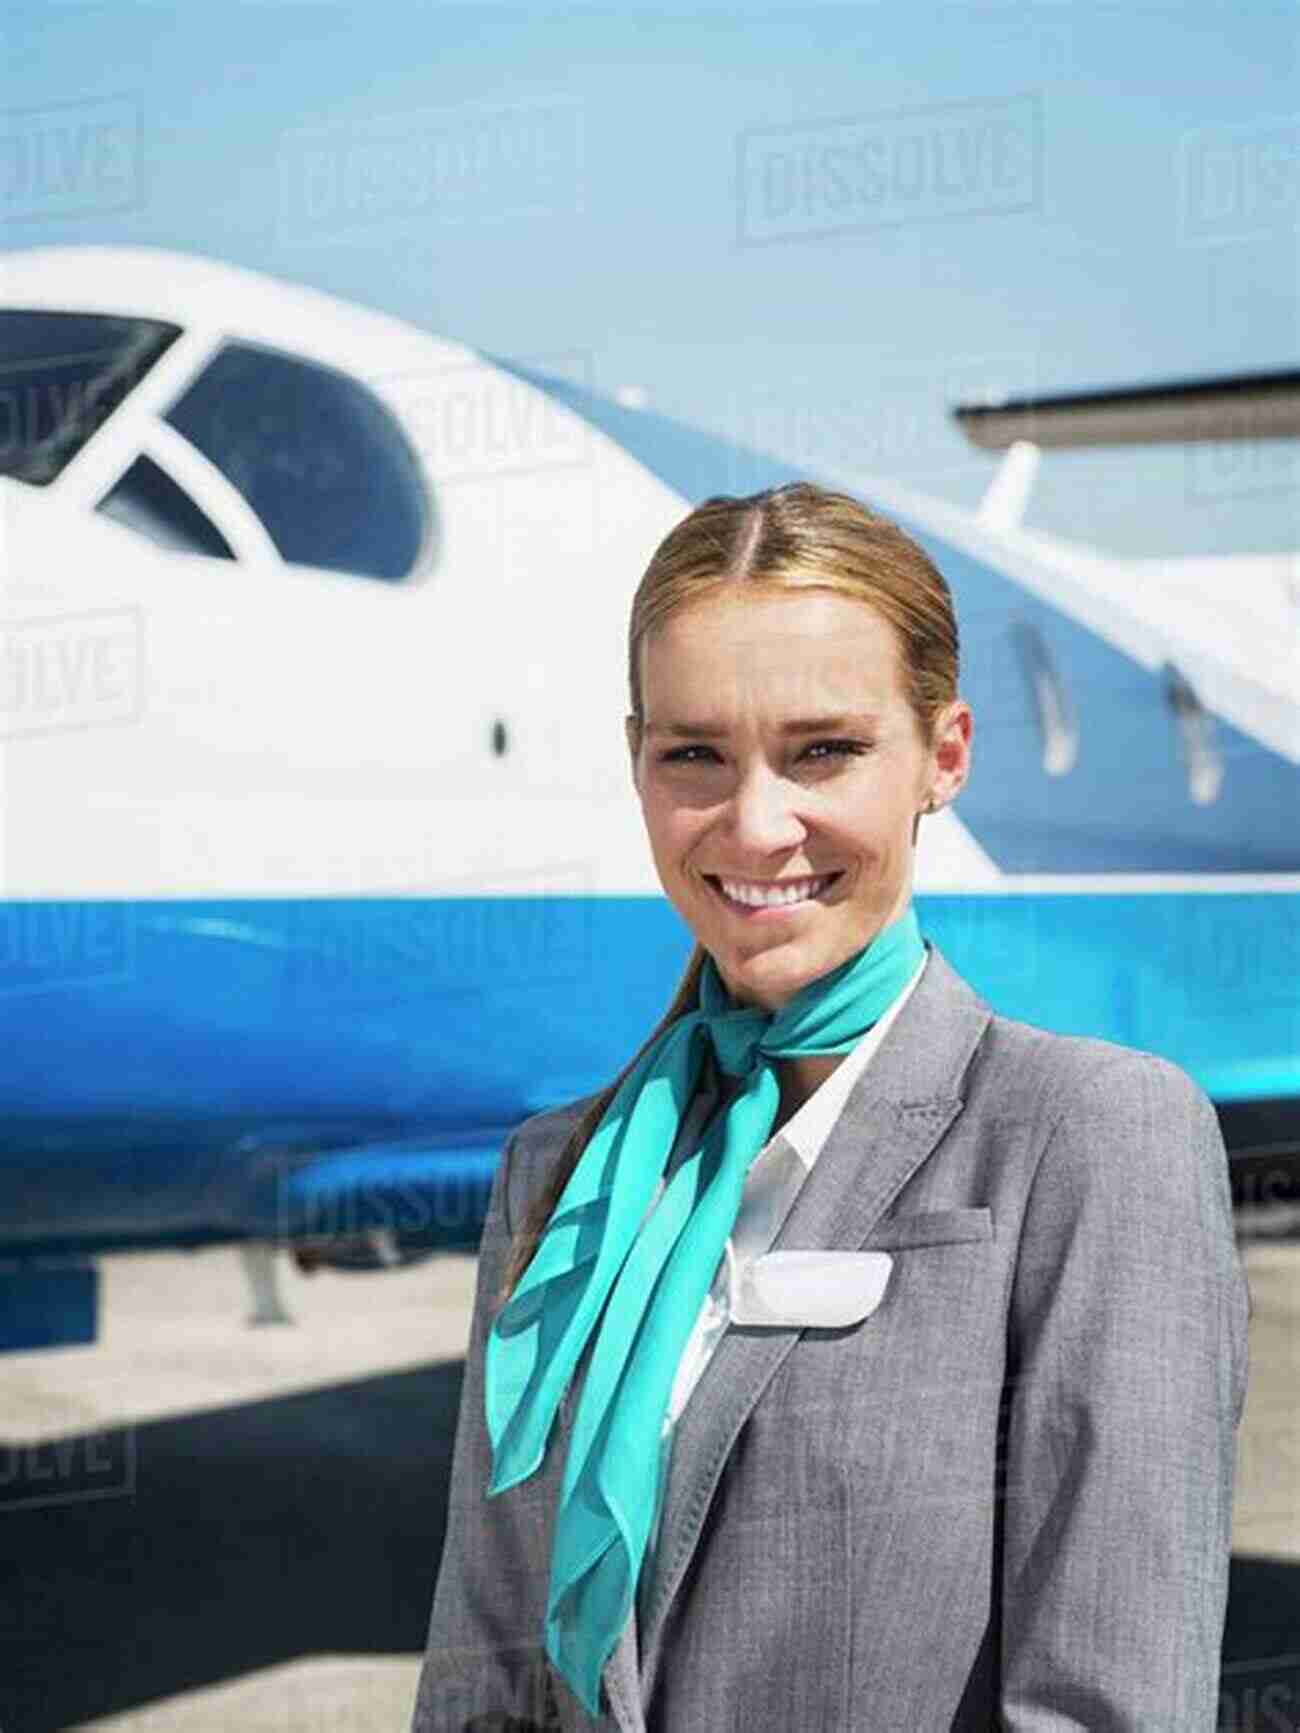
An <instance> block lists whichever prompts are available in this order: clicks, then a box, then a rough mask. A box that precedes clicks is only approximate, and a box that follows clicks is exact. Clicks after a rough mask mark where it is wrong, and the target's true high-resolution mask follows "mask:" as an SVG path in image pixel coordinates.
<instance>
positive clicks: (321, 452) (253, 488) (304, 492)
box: [167, 343, 429, 580]
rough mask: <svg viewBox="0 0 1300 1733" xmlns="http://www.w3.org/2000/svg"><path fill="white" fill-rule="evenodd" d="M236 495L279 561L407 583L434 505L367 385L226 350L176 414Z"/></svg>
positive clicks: (254, 352) (253, 351) (262, 352)
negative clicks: (246, 505)
mask: <svg viewBox="0 0 1300 1733" xmlns="http://www.w3.org/2000/svg"><path fill="white" fill-rule="evenodd" d="M167 420H168V421H169V422H170V423H171V425H172V426H173V427H174V428H176V430H177V431H178V432H179V433H182V434H184V436H185V437H186V439H188V440H189V441H190V442H191V443H192V444H193V445H195V446H197V447H198V449H199V450H200V451H201V452H202V453H203V455H204V456H205V457H207V458H209V459H210V460H211V462H212V463H214V464H215V465H216V466H217V468H218V469H219V470H220V471H221V472H222V474H223V475H224V476H225V477H226V478H227V480H229V481H230V482H232V483H233V485H234V486H235V487H237V488H238V489H239V491H240V493H241V494H243V496H244V498H245V499H246V500H247V501H248V503H249V505H250V506H252V508H253V510H254V511H255V512H256V513H257V515H258V517H259V518H260V519H261V520H262V523H263V524H264V525H265V527H266V530H267V533H268V534H269V535H270V537H271V540H272V541H273V542H274V543H275V545H276V548H277V549H278V551H279V553H280V556H281V558H282V559H285V560H289V561H292V562H293V563H295V564H298V565H308V566H321V567H325V568H326V569H328V570H331V571H342V572H355V573H358V574H359V575H361V576H363V577H372V578H387V579H390V580H391V579H399V578H404V577H406V576H407V575H408V574H409V573H410V572H411V570H412V568H413V567H414V566H415V564H416V562H417V560H418V559H419V557H420V551H421V549H422V547H423V546H424V543H425V538H426V530H427V527H428V522H429V504H428V501H427V499H426V494H425V489H424V486H423V483H422V481H421V476H420V467H419V463H418V461H417V459H416V456H415V453H414V451H413V450H412V449H411V446H410V444H409V443H408V441H407V438H406V435H405V434H404V433H403V431H402V429H401V427H400V425H399V424H398V422H397V421H396V420H395V419H394V418H393V416H392V415H391V414H390V413H389V411H388V410H387V409H386V408H385V407H384V405H383V404H382V403H381V402H380V401H379V399H378V398H377V397H376V396H375V395H374V394H373V392H371V391H369V390H368V389H367V388H366V387H365V386H363V385H362V384H361V383H360V382H359V381H358V380H355V379H351V378H349V377H348V376H347V375H346V374H343V373H337V372H335V371H333V370H332V369H329V368H325V367H319V366H316V365H314V364H312V363H309V362H305V361H301V360H299V359H298V358H297V357H295V356H291V355H284V354H281V353H280V352H279V351H278V350H273V349H262V348H254V347H252V346H251V345H247V344H243V343H228V344H226V345H225V346H224V347H223V348H222V349H220V350H219V351H218V353H217V354H216V355H215V356H214V357H213V359H212V361H211V362H210V363H209V364H208V366H207V367H205V368H204V370H203V372H202V373H200V374H199V376H198V378H197V379H196V380H195V381H194V383H193V384H192V385H191V386H190V387H189V389H188V390H187V391H186V392H185V394H184V396H183V397H181V399H180V400H179V402H178V403H176V404H175V406H174V407H173V408H172V409H171V410H170V411H169V412H168V415H167Z"/></svg>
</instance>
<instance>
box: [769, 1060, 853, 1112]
mask: <svg viewBox="0 0 1300 1733" xmlns="http://www.w3.org/2000/svg"><path fill="white" fill-rule="evenodd" d="M847 1058H848V1054H847V1053H817V1054H813V1055H812V1056H810V1057H808V1058H804V1059H778V1060H777V1062H776V1074H777V1076H778V1077H779V1078H780V1080H781V1105H780V1107H779V1108H778V1109H777V1116H776V1123H777V1126H778V1127H779V1126H782V1125H784V1124H785V1122H786V1120H787V1119H789V1118H790V1117H791V1116H792V1115H793V1114H795V1113H797V1112H798V1111H799V1109H800V1108H801V1107H802V1106H803V1104H804V1102H805V1101H807V1099H808V1097H809V1096H810V1095H811V1094H813V1092H814V1091H815V1090H817V1089H819V1088H820V1087H821V1085H822V1084H823V1083H825V1081H826V1079H827V1078H828V1077H829V1076H830V1075H831V1073H832V1072H833V1071H834V1070H835V1067H836V1066H837V1065H841V1064H843V1062H844V1060H845V1059H847Z"/></svg>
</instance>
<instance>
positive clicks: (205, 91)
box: [0, 0, 1300, 554]
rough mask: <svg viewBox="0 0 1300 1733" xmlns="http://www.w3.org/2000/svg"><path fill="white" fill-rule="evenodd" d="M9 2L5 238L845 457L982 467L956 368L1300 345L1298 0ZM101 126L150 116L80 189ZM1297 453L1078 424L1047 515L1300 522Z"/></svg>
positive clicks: (1287, 527)
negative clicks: (1291, 0)
mask: <svg viewBox="0 0 1300 1733" xmlns="http://www.w3.org/2000/svg"><path fill="white" fill-rule="evenodd" d="M0 32H2V33H3V37H4V47H5V54H4V58H5V62H6V63H7V65H8V66H9V67H10V68H11V69H12V70H11V72H10V74H9V76H8V84H7V88H6V90H5V102H4V104H3V108H4V110H5V114H4V115H3V116H2V117H0V143H2V144H3V147H4V155H3V156H2V157H0V211H3V219H4V220H3V228H2V229H0V237H2V239H3V244H4V245H5V246H10V247H12V246H24V245H32V244H50V243H55V242H64V241H69V242H71V241H101V242H102V241H107V242H123V243H141V244H147V245H153V246H163V247H174V248H179V249H184V250H194V251H198V252H204V253H209V254H214V255H217V256H219V257H222V258H226V259H229V260H232V261H234V262H237V263H239V264H243V265H247V266H251V267H253V268H255V269H259V270H264V271H267V272H270V273H272V274H274V275H278V276H282V277H286V278H290V279H293V280H297V281H301V282H306V283H310V284H313V285H315V286H317V287H320V288H323V289H327V290H330V291H332V292H334V293H337V294H341V295H344V296H347V297H349V298H351V299H354V300H357V301H360V302H363V303H365V304H367V305H371V306H375V307H380V308H382V309H384V310H386V311H389V312H392V313H396V314H398V315H400V316H402V317H404V318H407V319H410V320H412V321H413V322H415V323H417V324H419V325H421V326H424V327H426V328H428V329H430V330H433V331H436V332H438V333H440V334H444V335H447V336H451V337H454V338H457V339H459V340H462V341H466V342H469V343H471V344H474V345H477V346H480V347H482V348H484V349H486V350H489V351H494V352H497V353H501V354H505V355H510V356H515V357H518V358H521V359H523V360H525V361H529V362H533V363H535V364H538V365H545V364H546V363H547V361H548V360H550V359H555V360H556V361H558V362H559V363H560V364H561V365H570V366H573V367H576V368H579V369H580V370H581V371H582V372H583V374H584V375H585V376H586V377H587V378H588V379H589V380H590V382H591V383H593V384H594V385H596V386H597V387H598V388H601V389H606V390H611V391H612V390H614V389H616V388H618V387H621V386H635V387H639V388H640V389H641V390H642V391H644V392H645V393H646V394H647V397H648V400H649V401H650V402H651V403H652V404H653V405H654V406H655V407H656V408H659V409H661V410H663V411H665V412H666V413H669V414H673V415H678V416H680V417H682V418H684V419H686V420H689V421H691V422H693V423H695V424H697V425H700V426H703V427H708V428H714V429H717V430H719V431H722V432H737V433H740V434H742V435H744V436H746V437H750V438H755V437H757V438H760V439H761V440H762V441H763V443H766V444H767V445H769V446H771V447H772V448H774V449H776V450H778V451H784V452H785V454H786V455H788V456H789V457H790V458H791V460H792V461H797V462H801V463H807V464H809V465H810V466H815V464H816V461H817V460H818V458H824V459H825V461H826V463H827V464H829V465H833V466H834V467H835V468H836V470H837V471H838V472H839V473H841V474H845V473H850V472H851V473H859V472H860V473H864V474H865V473H870V472H871V471H872V470H877V471H880V472H882V473H886V474H890V475H894V476H897V477H898V478H900V479H902V480H904V481H907V482H909V483H911V484H913V485H915V486H919V487H925V488H928V489H930V490H931V491H933V492H936V493H939V494H942V495H944V496H946V497H949V498H953V499H958V500H963V501H967V502H972V503H973V502H974V500H976V499H977V498H978V497H979V493H980V491H981V489H982V487H983V485H984V484H985V482H986V481H987V479H988V476H989V474H990V473H991V468H992V460H990V459H989V458H987V457H985V456H983V455H980V454H975V453H970V452H968V451H967V449H966V448H965V446H964V443H963V441H962V440H961V438H960V436H959V435H958V434H957V433H956V432H955V431H954V430H953V429H952V427H951V424H950V423H949V421H948V417H947V410H948V407H949V406H950V404H951V403H952V401H954V400H955V399H956V398H957V397H960V396H963V395H969V394H972V393H978V392H985V391H997V390H1013V391H1014V390H1027V389H1034V388H1039V389H1043V390H1053V389H1056V390H1068V389H1071V388H1076V387H1084V386H1089V385H1097V384H1105V383H1122V382H1127V381H1130V380H1131V381H1138V380H1153V379H1162V378H1181V377H1190V376H1195V375H1201V374H1209V373H1218V372H1225V371H1231V370H1236V369H1242V370H1260V369H1266V368H1278V367H1287V366H1292V365H1294V364H1295V363H1296V359H1297V349H1298V347H1300V345H1298V343H1297V338H1298V336H1300V332H1298V329H1297V275H1298V271H1300V265H1298V260H1297V248H1298V237H1300V228H1298V226H1297V225H1298V224H1300V99H1298V98H1297V95H1296V92H1297V90H1298V89H1300V81H1298V80H1297V60H1298V59H1300V54H1298V48H1300V14H1298V13H1297V12H1296V9H1295V7H1294V6H1293V5H1290V4H1278V5H1263V4H1256V3H1251V0H1244V3H1243V0H1238V3H1236V4H1232V5H1229V4H1226V3H1218V0H1215V3H1211V0H1171V3H1168V4H1160V5H1155V4H1151V5H1142V4H1141V3H1140V0H1135V3H1133V4H1126V5H1122V6H1121V5H1119V4H1109V3H1105V4H1103V3H1099V0H1088V3H1086V4H1085V3H1084V0H961V3H950V4H940V3H937V0H936V3H930V4H927V3H925V0H920V3H918V4H904V3H903V0H877V3H872V4H863V5H834V6H818V5H802V6H800V7H799V8H798V9H795V8H789V7H783V8H767V7H737V8H729V9H726V10H721V9H717V8H713V9H710V10H706V11H705V12H704V13H703V15H701V14H700V12H699V11H698V10H696V9H692V10H690V11H687V10H685V9H682V8H665V7H652V6H649V5H621V6H620V7H619V8H618V9H617V11H615V10H614V9H612V8H581V9H578V8H562V9H561V8H547V7H541V6H534V7H527V8H520V7H511V6H496V5H473V6H465V5H460V6H438V5H427V4H412V3H409V0H408V3H404V4H398V3H396V0H390V3H388V4H381V5H375V4H373V3H372V4H369V5H367V6H365V7H363V6H362V5H360V4H353V3H352V0H349V3H347V4H339V5H318V4H314V3H312V0H244V3H242V4H229V3H226V0H202V3H199V0H190V4H188V5H187V6H185V7H183V8H176V9H175V10H173V9H172V7H171V6H170V5H168V6H161V5H157V6H156V5H151V4H140V3H134V0H132V3H127V0H102V3H100V4H97V5H91V6H82V5H73V4H64V3H61V0H45V3H42V4H38V3H36V0H6V9H5V17H4V23H3V25H0ZM19 69H21V72H20V71H19ZM78 116H81V117H83V118H88V120H89V121H90V122H91V123H93V124H94V125H97V126H99V127H100V128H101V129H107V131H106V132H101V133H95V134H93V135H92V133H90V132H85V131H83V133H81V134H78V133H77V130H76V122H77V117H78ZM114 129H116V130H115V131H114ZM78 139H80V140H81V143H82V145H85V144H86V140H87V139H90V140H91V148H93V147H94V140H95V139H101V140H103V139H106V140H107V143H105V144H104V147H103V148H105V149H106V150H116V151H117V152H118V157H117V159H116V160H115V161H114V162H111V163H108V164H107V167H106V168H105V172H104V173H103V175H101V177H100V179H99V181H98V182H92V181H87V184H86V187H85V188H84V189H83V194H82V196H81V197H80V199H79V200H78V199H77V198H75V197H73V196H71V194H70V193H69V191H68V185H67V176H68V174H70V173H73V172H80V173H82V174H83V178H84V176H85V174H86V172H87V171H86V169H85V164H86V162H87V161H88V160H89V159H88V158H86V157H84V156H83V157H80V158H77V159H76V160H77V162H79V163H80V165H81V167H80V169H78V170H75V171H74V170H71V169H69V168H68V163H69V162H71V161H72V160H73V159H72V158H71V157H68V156H65V157H64V158H61V159H57V160H56V158H55V157H54V156H53V155H52V154H51V153H55V152H57V151H59V150H63V151H64V152H67V151H69V150H71V149H73V147H74V146H75V145H76V142H77V140H78ZM69 140H71V141H72V143H71V144H70V143H69ZM42 152H43V153H45V156H44V158H43V159H42V160H43V162H44V169H43V171H42V166H41V163H40V162H38V157H40V156H41V153H42ZM835 164H838V165H839V170H840V172H839V174H838V176H837V175H836V173H835V172H834V165H835ZM828 165H831V166H829V167H828ZM42 172H44V174H45V176H46V179H45V180H44V181H42V179H41V173H42ZM59 174H62V175H63V176H64V182H63V184H62V187H61V189H60V188H56V189H55V190H53V191H51V185H52V183H51V182H50V180H49V176H50V175H54V176H56V178H57V176H58V175H59ZM345 182H346V184H345ZM1204 455H1205V454H1202V456H1204ZM1298 482H1300V460H1297V461H1295V462H1293V461H1292V460H1291V456H1290V454H1289V453H1287V454H1285V455H1284V457H1283V460H1282V461H1280V462H1279V461H1278V454H1277V452H1276V451H1273V452H1271V453H1264V454H1262V456H1260V457H1257V458H1256V459H1255V460H1245V461H1243V462H1242V463H1240V464H1237V465H1235V466H1229V468H1227V469H1224V468H1222V467H1220V468H1219V469H1218V470H1215V469H1214V468H1213V467H1212V466H1211V468H1210V469H1208V470H1207V469H1206V468H1205V466H1204V464H1202V466H1201V467H1200V468H1198V467H1197V466H1196V464H1195V462H1193V460H1192V459H1191V458H1189V455H1188V453H1186V452H1184V451H1181V450H1173V449H1169V448H1161V449H1153V450H1149V451H1140V450H1129V451H1123V450H1120V451H1108V452H1097V453H1091V452H1087V453H1061V454H1049V457H1048V458H1047V459H1046V461H1045V465H1044V470H1043V473H1042V477H1041V479H1040V482H1039V485H1038V488H1037V490H1036V492H1035V495H1034V499H1033V502H1032V505H1031V511H1030V522H1031V523H1033V524H1037V525H1039V526H1041V527H1042V528H1044V529H1047V530H1051V531H1053V532H1055V533H1057V534H1061V535H1065V536H1073V537H1077V538H1079V539H1081V540H1091V541H1094V542H1096V543H1097V544H1099V545H1101V546H1103V547H1109V548H1114V549H1116V550H1119V551H1126V552H1132V553H1143V554H1153V553H1158V552H1162V551H1187V552H1193V551H1207V552H1209V551H1229V550H1233V549H1238V548H1258V549H1269V548H1293V547H1297V546H1300V521H1298V520H1300V486H1298V485H1297V483H1298Z"/></svg>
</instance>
